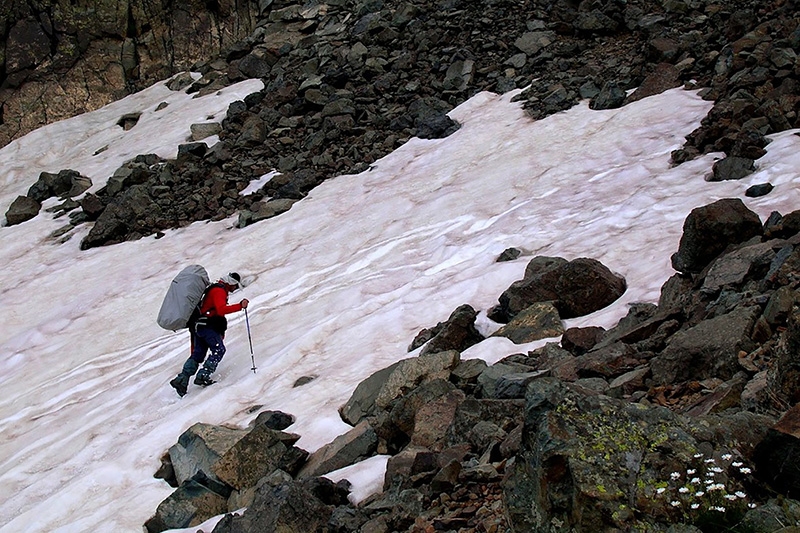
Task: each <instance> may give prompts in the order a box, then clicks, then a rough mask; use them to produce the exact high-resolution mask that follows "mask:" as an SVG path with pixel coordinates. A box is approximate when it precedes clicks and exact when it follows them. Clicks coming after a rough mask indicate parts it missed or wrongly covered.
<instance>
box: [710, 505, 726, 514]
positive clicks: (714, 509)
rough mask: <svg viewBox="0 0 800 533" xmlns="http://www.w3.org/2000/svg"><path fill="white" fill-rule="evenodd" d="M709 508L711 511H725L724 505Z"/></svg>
mask: <svg viewBox="0 0 800 533" xmlns="http://www.w3.org/2000/svg"><path fill="white" fill-rule="evenodd" d="M711 510H712V511H719V512H720V513H724V512H725V508H724V507H719V506H716V507H712V508H711Z"/></svg>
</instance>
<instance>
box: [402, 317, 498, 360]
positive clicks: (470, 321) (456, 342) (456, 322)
mask: <svg viewBox="0 0 800 533" xmlns="http://www.w3.org/2000/svg"><path fill="white" fill-rule="evenodd" d="M477 316H478V313H477V311H475V309H473V308H472V307H471V306H469V305H462V306H459V307H458V308H457V309H456V310H455V311H453V312H452V313H451V314H450V317H449V318H448V319H447V321H446V322H440V323H439V324H437V325H436V326H435V327H434V328H432V330H431V332H432V333H433V332H435V333H434V335H433V337H431V339H430V340H429V341H428V343H427V345H426V346H425V347H424V348H423V349H422V352H421V354H423V355H424V354H431V353H436V352H445V351H448V350H455V351H458V352H463V351H464V350H466V349H467V348H469V347H470V346H473V345H475V344H477V343H479V342H480V341H482V340H483V338H484V337H483V335H481V334H480V333H478V330H477V329H475V318H476V317H477ZM412 346H413V344H412Z"/></svg>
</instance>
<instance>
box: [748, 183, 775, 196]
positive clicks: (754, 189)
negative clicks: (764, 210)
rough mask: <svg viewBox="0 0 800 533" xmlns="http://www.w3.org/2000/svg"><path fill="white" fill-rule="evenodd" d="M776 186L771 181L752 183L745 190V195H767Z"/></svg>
mask: <svg viewBox="0 0 800 533" xmlns="http://www.w3.org/2000/svg"><path fill="white" fill-rule="evenodd" d="M774 188H775V187H774V186H773V185H772V184H771V183H759V184H757V185H751V186H750V187H748V188H747V190H746V191H744V195H745V196H747V197H748V198H758V197H760V196H766V195H768V194H769V193H771V192H772V189H774Z"/></svg>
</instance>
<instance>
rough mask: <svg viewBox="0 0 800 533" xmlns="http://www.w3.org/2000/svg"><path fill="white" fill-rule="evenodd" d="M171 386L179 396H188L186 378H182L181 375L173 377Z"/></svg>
mask: <svg viewBox="0 0 800 533" xmlns="http://www.w3.org/2000/svg"><path fill="white" fill-rule="evenodd" d="M169 384H170V386H171V387H172V388H173V389H175V390H176V391H177V392H178V396H180V397H181V398H183V397H184V396H186V380H182V379H181V376H177V377H175V378H173V379H172V380H171V381H170V382H169Z"/></svg>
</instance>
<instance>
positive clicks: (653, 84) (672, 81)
mask: <svg viewBox="0 0 800 533" xmlns="http://www.w3.org/2000/svg"><path fill="white" fill-rule="evenodd" d="M680 85H681V80H680V72H679V71H678V69H677V68H675V66H674V65H671V64H669V63H659V64H658V65H656V67H655V70H653V72H651V73H650V74H648V75H647V77H646V78H645V79H644V81H643V82H642V84H641V85H640V86H639V87H637V88H636V90H635V91H633V92H632V93H631V94H630V95H629V96H627V97H626V98H625V105H627V104H629V103H631V102H635V101H637V100H641V99H642V98H647V97H648V96H653V95H656V94H661V93H663V92H664V91H667V90H669V89H674V88H675V87H680Z"/></svg>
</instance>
